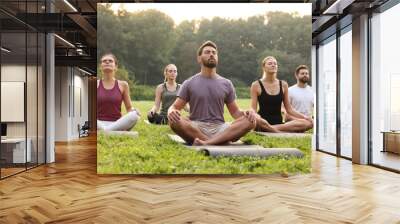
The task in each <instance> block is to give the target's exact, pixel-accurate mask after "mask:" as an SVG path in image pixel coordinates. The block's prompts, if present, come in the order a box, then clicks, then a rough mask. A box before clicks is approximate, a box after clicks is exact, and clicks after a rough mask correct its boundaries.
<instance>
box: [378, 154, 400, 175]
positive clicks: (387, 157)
mask: <svg viewBox="0 0 400 224" xmlns="http://www.w3.org/2000/svg"><path fill="white" fill-rule="evenodd" d="M372 162H373V163H374V164H377V165H380V166H384V167H389V168H391V169H395V170H400V155H399V154H395V153H392V152H380V151H375V152H374V155H373V157H372Z"/></svg>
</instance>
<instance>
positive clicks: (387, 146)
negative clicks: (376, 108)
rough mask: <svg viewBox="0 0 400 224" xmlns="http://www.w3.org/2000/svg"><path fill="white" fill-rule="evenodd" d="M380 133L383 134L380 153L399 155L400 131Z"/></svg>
mask: <svg viewBox="0 0 400 224" xmlns="http://www.w3.org/2000/svg"><path fill="white" fill-rule="evenodd" d="M381 133H383V150H382V152H393V153H396V154H400V131H382V132H381Z"/></svg>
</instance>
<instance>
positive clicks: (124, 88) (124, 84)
mask: <svg viewBox="0 0 400 224" xmlns="http://www.w3.org/2000/svg"><path fill="white" fill-rule="evenodd" d="M118 82H119V83H120V85H121V87H122V100H123V101H124V105H125V109H126V112H131V111H132V110H133V107H132V101H131V97H130V95H129V85H128V83H127V82H126V81H118Z"/></svg>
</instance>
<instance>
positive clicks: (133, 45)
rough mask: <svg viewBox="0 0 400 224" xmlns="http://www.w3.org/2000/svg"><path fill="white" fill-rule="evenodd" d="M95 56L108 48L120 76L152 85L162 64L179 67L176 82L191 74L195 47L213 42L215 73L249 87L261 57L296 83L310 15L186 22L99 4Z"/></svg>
mask: <svg viewBox="0 0 400 224" xmlns="http://www.w3.org/2000/svg"><path fill="white" fill-rule="evenodd" d="M97 18H98V44H97V48H98V59H99V57H100V56H101V55H102V54H104V53H106V52H112V53H113V54H115V55H116V56H117V58H118V60H119V62H118V63H119V64H118V66H119V70H120V71H119V72H118V75H119V76H120V78H122V79H125V80H130V82H131V83H132V84H138V85H139V84H140V85H156V84H158V83H161V82H162V81H163V80H164V79H163V68H164V67H165V65H167V64H170V63H173V64H175V65H176V66H177V67H178V82H180V83H181V82H183V81H184V80H185V79H187V78H188V77H190V76H192V75H194V74H196V73H197V72H198V71H199V70H200V66H199V65H198V63H197V61H196V57H197V55H196V51H197V49H198V47H199V46H200V45H201V44H202V43H203V42H204V41H206V40H211V41H213V42H215V43H216V44H217V46H218V55H219V65H218V68H217V72H218V73H219V74H221V75H222V76H224V77H226V78H229V79H230V80H232V82H233V83H234V85H235V86H237V87H240V86H242V87H243V86H249V85H250V84H251V82H252V81H254V80H256V79H258V78H260V77H261V74H262V69H261V65H260V63H261V61H262V59H263V58H265V57H266V56H268V55H272V56H274V57H276V58H277V60H278V66H279V70H278V78H279V79H283V80H286V81H288V83H289V84H290V85H292V84H294V83H295V77H294V70H295V68H296V67H297V66H298V65H299V64H306V65H308V66H309V67H310V65H311V16H300V15H298V14H293V13H284V12H270V13H266V14H265V15H259V16H252V17H249V18H248V19H235V20H234V19H226V18H220V17H214V18H212V19H200V20H190V21H188V20H186V21H183V22H181V23H180V24H175V23H174V20H173V19H172V18H171V17H170V16H168V15H167V14H165V13H163V12H160V11H157V10H145V11H138V12H127V11H125V10H119V11H118V12H117V13H114V11H112V10H111V8H110V5H109V4H106V5H99V7H98V16H97ZM98 61H100V60H98Z"/></svg>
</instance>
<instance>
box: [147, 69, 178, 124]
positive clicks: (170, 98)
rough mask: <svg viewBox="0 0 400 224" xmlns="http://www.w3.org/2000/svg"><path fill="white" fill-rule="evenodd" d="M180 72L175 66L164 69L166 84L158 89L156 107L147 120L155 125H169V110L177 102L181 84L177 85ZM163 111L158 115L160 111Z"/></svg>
mask: <svg viewBox="0 0 400 224" xmlns="http://www.w3.org/2000/svg"><path fill="white" fill-rule="evenodd" d="M177 75H178V70H177V68H176V66H175V65H174V64H169V65H167V66H165V68H164V83H161V84H160V85H158V86H157V88H156V94H155V100H154V106H153V107H152V108H151V109H150V111H149V112H148V113H147V119H148V120H149V122H150V123H154V124H168V117H167V114H168V109H169V107H170V106H171V105H172V104H173V103H174V102H175V99H176V94H177V93H178V90H179V88H180V86H181V85H180V84H177V83H176V76H177ZM160 106H161V111H160V113H158V111H159V110H160Z"/></svg>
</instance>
